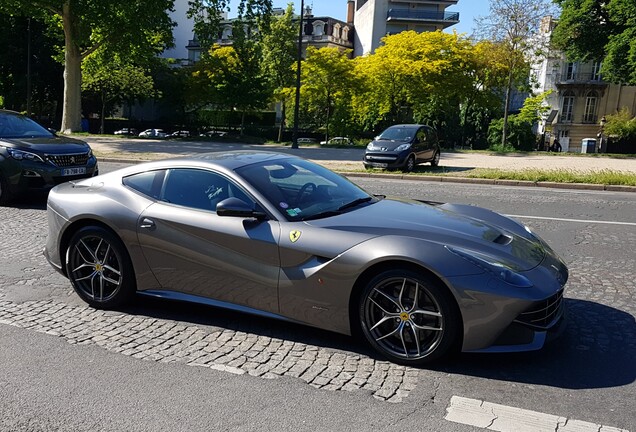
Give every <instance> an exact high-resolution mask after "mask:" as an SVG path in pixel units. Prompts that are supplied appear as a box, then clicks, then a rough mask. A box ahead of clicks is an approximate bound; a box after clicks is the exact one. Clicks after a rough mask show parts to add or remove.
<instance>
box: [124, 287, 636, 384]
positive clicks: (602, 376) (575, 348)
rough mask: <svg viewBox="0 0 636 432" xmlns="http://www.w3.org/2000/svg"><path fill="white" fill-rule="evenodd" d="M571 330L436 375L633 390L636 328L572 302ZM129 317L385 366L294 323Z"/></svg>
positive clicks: (342, 341)
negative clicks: (524, 349)
mask: <svg viewBox="0 0 636 432" xmlns="http://www.w3.org/2000/svg"><path fill="white" fill-rule="evenodd" d="M567 306H568V310H569V314H568V325H567V328H566V331H565V332H564V334H563V335H562V336H561V338H559V339H557V340H555V341H554V342H552V343H551V344H549V345H548V346H546V347H545V348H544V349H542V350H540V351H535V352H530V353H516V354H469V353H463V354H459V355H455V356H453V357H452V358H450V359H447V360H445V361H444V362H443V363H439V364H436V365H432V366H431V367H430V369H432V370H436V371H440V372H446V373H453V374H460V375H467V376H475V377H482V378H488V379H494V380H502V381H510V382H518V383H526V384H537V385H545V386H551V387H558V388H566V389H593V388H606V387H617V386H623V385H627V384H631V383H632V382H634V380H635V379H636V368H635V367H634V359H635V358H636V344H635V342H634V341H635V335H636V322H635V320H634V317H633V316H632V315H631V314H628V313H625V312H622V311H620V310H618V309H614V308H611V307H609V306H605V305H602V304H599V303H594V302H589V301H583V300H573V299H567ZM124 312H127V313H132V314H139V315H144V316H148V317H153V318H160V319H170V320H175V321H180V322H187V323H191V324H195V325H198V326H201V327H215V328H221V329H229V330H233V331H239V332H245V333H252V334H257V335H261V336H268V337H272V338H278V339H282V340H287V341H293V342H298V343H302V344H310V345H314V346H320V347H328V348H332V349H337V350H341V351H348V352H349V353H353V354H359V355H363V356H368V357H371V358H374V359H377V360H382V358H380V357H378V356H377V355H376V354H375V353H374V352H373V351H372V350H371V349H369V348H368V347H367V346H366V345H365V344H363V343H362V342H361V341H360V340H357V339H355V338H352V337H348V336H345V335H340V334H336V333H331V332H328V331H324V330H319V329H315V328H311V327H305V326H302V325H297V324H293V323H286V322H283V321H276V320H271V319H267V318H260V317H255V316H251V315H246V314H243V313H239V312H233V311H227V310H223V309H217V308H214V307H209V306H203V305H196V304H188V303H181V302H173V301H165V300H159V299H152V298H145V297H144V298H143V299H140V301H137V302H136V303H135V305H134V306H131V307H129V308H127V309H125V310H124Z"/></svg>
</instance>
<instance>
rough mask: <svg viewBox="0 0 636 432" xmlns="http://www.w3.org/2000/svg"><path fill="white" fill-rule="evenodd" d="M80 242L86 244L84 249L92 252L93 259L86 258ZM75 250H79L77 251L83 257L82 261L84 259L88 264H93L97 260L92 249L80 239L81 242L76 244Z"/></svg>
mask: <svg viewBox="0 0 636 432" xmlns="http://www.w3.org/2000/svg"><path fill="white" fill-rule="evenodd" d="M80 244H81V245H82V246H84V249H86V250H87V251H88V253H89V254H91V257H92V258H93V260H90V259H86V257H85V256H84V254H83V253H82V250H81V249H80ZM75 250H76V251H77V253H78V254H79V256H80V258H82V261H84V262H85V263H86V264H93V263H94V262H95V261H96V260H95V259H94V258H95V256H94V255H93V253H92V252H91V250H90V249H89V248H88V246H86V243H84V242H83V241H80V243H79V244H76V245H75Z"/></svg>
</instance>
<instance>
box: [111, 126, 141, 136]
mask: <svg viewBox="0 0 636 432" xmlns="http://www.w3.org/2000/svg"><path fill="white" fill-rule="evenodd" d="M113 134H115V135H137V134H139V131H138V130H137V129H135V128H127V127H125V128H121V129H119V130H116V131H115V132H113Z"/></svg>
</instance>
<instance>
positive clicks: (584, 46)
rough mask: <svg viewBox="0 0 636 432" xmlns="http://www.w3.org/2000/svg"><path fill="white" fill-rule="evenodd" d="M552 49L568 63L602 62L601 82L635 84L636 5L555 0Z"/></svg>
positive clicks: (626, 1)
mask: <svg viewBox="0 0 636 432" xmlns="http://www.w3.org/2000/svg"><path fill="white" fill-rule="evenodd" d="M555 2H556V3H558V4H559V6H561V10H562V12H561V16H560V18H559V21H558V24H557V26H556V28H555V29H554V32H553V35H552V40H553V42H554V44H555V46H556V47H557V48H559V49H561V50H563V51H564V52H565V53H566V56H567V57H568V58H569V59H571V60H581V61H590V60H594V61H598V60H603V66H602V69H601V73H602V74H603V77H604V79H606V80H608V81H611V82H615V83H620V84H631V85H636V20H634V16H636V4H635V3H634V2H633V1H631V0H555Z"/></svg>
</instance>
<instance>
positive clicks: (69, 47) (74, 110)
mask: <svg viewBox="0 0 636 432" xmlns="http://www.w3.org/2000/svg"><path fill="white" fill-rule="evenodd" d="M62 23H63V27H64V102H63V105H62V126H61V128H60V130H61V131H62V133H70V132H78V131H81V130H82V88H81V86H82V55H81V53H80V49H79V47H78V46H77V45H76V44H75V37H74V36H75V31H74V30H75V28H74V27H75V23H74V21H73V16H72V12H71V5H70V0H67V1H66V2H65V3H64V5H63V6H62Z"/></svg>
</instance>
